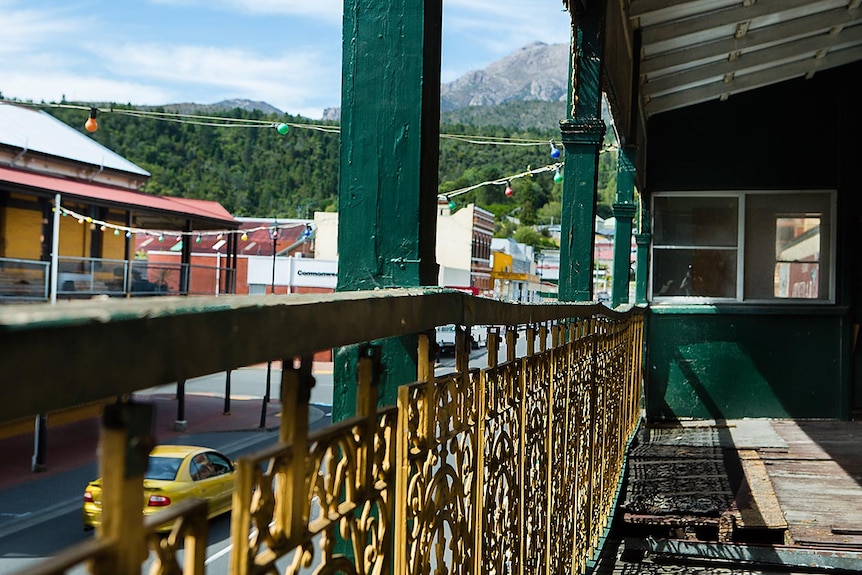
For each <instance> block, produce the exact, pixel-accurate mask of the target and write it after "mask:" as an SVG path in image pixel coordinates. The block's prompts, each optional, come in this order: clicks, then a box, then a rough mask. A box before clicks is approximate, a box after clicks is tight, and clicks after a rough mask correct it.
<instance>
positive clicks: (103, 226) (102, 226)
mask: <svg viewBox="0 0 862 575" xmlns="http://www.w3.org/2000/svg"><path fill="white" fill-rule="evenodd" d="M107 229H108V226H105V225H101V226H99V230H100V231H103V232H104V231H105V230H107Z"/></svg>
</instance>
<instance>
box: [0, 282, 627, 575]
mask: <svg viewBox="0 0 862 575" xmlns="http://www.w3.org/2000/svg"><path fill="white" fill-rule="evenodd" d="M154 299H158V298H154ZM225 299H226V298H219V301H214V302H212V309H210V308H209V307H208V306H207V303H206V302H197V303H186V302H182V301H167V300H169V298H164V300H162V301H147V302H135V303H133V304H117V305H114V304H113V303H112V302H109V303H108V304H100V305H102V306H103V307H100V308H98V309H97V308H93V307H90V306H82V307H69V308H67V311H66V314H65V315H64V314H63V313H62V312H61V311H60V310H59V309H58V308H50V309H45V308H40V307H38V306H37V307H30V308H28V309H20V310H14V311H13V313H8V314H7V313H4V310H0V345H4V346H8V348H9V349H10V350H13V351H15V352H16V353H18V355H19V357H20V358H21V359H23V360H29V361H35V362H36V363H35V364H36V365H39V366H40V369H44V370H47V371H51V370H52V369H54V370H55V371H56V373H57V379H58V381H59V384H58V385H59V387H58V389H60V388H62V389H63V390H64V392H65V393H66V394H67V395H66V396H64V398H62V397H61V398H58V397H56V396H55V397H50V396H48V395H46V394H40V393H39V389H40V388H39V382H41V381H43V379H44V378H43V376H42V375H41V372H39V371H32V372H31V371H23V370H21V371H19V372H18V373H17V374H16V373H14V372H15V371H16V369H17V366H19V365H20V364H19V363H15V362H9V363H8V365H7V367H8V368H9V370H10V371H11V372H13V375H20V376H21V378H20V379H21V382H20V383H21V384H22V385H20V386H18V387H16V389H15V393H16V394H18V395H17V397H18V398H20V400H21V401H20V402H18V403H15V402H9V403H8V404H7V405H5V406H4V409H5V411H4V412H3V413H2V414H0V420H3V417H6V419H5V421H8V420H12V419H16V418H20V417H22V416H25V415H28V414H30V413H32V410H41V409H56V408H58V407H66V406H71V405H76V402H84V401H92V400H93V398H103V397H107V396H111V395H116V396H121V395H122V394H125V393H127V392H129V391H133V390H135V389H140V388H142V386H143V385H144V384H146V385H148V386H152V385H159V384H163V383H168V382H170V381H176V380H178V379H182V378H184V377H190V376H194V375H198V374H201V373H208V372H211V370H214V369H221V368H223V367H224V366H225V365H227V366H228V367H232V368H235V367H237V366H241V365H248V364H250V363H253V362H256V361H260V360H261V359H267V358H270V357H271V358H273V359H281V358H294V359H293V361H291V360H290V359H286V360H285V361H284V362H283V364H284V369H283V370H282V382H281V396H280V397H281V404H282V414H281V429H280V433H279V442H278V444H276V445H274V446H273V447H271V448H268V449H266V450H263V451H261V452H259V453H256V454H254V455H251V456H247V457H243V458H240V460H239V461H238V471H237V479H236V487H235V491H234V500H233V510H232V519H231V539H232V545H233V552H232V555H231V561H230V566H231V567H230V569H231V573H234V574H237V575H246V574H248V575H251V574H258V573H266V574H270V573H272V574H275V573H279V574H281V573H284V574H285V575H288V574H290V575H292V574H294V573H315V574H321V575H322V574H327V573H346V574H357V575H378V574H383V573H393V574H396V575H401V574H404V575H412V574H417V575H419V574H427V573H453V574H456V573H457V574H461V573H464V574H485V573H499V574H508V573H515V574H525V575H526V574H529V575H533V574H540V575H551V574H554V575H556V574H572V575H574V574H578V573H582V572H584V570H585V569H586V567H587V566H588V563H589V562H590V561H591V559H592V558H593V554H594V553H595V549H596V546H597V545H598V544H599V543H600V540H601V539H602V537H603V534H604V533H605V531H606V528H607V526H608V521H609V517H610V516H611V514H612V512H613V505H614V502H615V497H616V495H617V493H618V489H619V481H620V477H621V474H622V466H623V462H624V456H625V447H626V444H627V441H628V440H629V438H630V437H631V435H632V434H633V432H634V430H635V429H636V426H637V424H638V421H639V417H640V394H641V387H640V386H641V377H642V374H641V361H642V356H641V348H642V345H643V313H642V310H640V309H637V308H634V309H630V310H628V311H625V312H622V311H611V310H607V308H604V307H602V306H598V305H590V304H587V305H577V304H554V305H513V304H507V303H503V302H495V301H493V300H486V299H484V298H471V297H469V296H465V295H463V294H455V293H452V292H445V291H444V292H440V291H433V290H427V291H422V290H414V291H410V290H399V291H393V292H389V293H378V292H374V293H371V294H355V293H354V294H350V295H344V294H335V295H333V296H327V297H323V298H320V299H319V300H315V299H312V298H294V297H290V298H283V299H282V298H277V297H273V298H265V299H266V301H265V302H263V303H264V305H261V303H262V300H261V299H257V300H254V301H252V300H244V299H237V300H229V301H224V300H225ZM270 302H272V303H270ZM345 318H349V320H350V321H349V324H347V325H345ZM259 323H260V324H261V325H263V328H262V329H259V330H257V329H254V327H255V326H257V325H258V324H259ZM447 323H455V324H456V325H459V326H470V325H489V324H490V325H497V326H502V327H500V328H491V329H489V334H488V340H487V342H488V343H487V345H488V364H487V367H485V368H483V369H470V368H469V367H468V364H469V356H470V354H469V349H468V345H467V338H466V333H465V331H464V330H463V329H460V328H459V330H458V336H457V351H456V373H452V374H448V375H445V376H442V377H435V376H434V375H433V374H434V364H433V361H432V360H431V354H430V352H429V342H428V339H427V337H426V336H425V335H424V334H425V333H427V331H429V330H431V329H433V327H434V326H437V325H444V324H447ZM215 325H218V326H221V327H222V328H226V329H222V330H221V331H217V332H212V333H213V337H212V338H209V339H206V341H204V342H203V344H201V342H193V343H194V345H193V346H191V347H190V348H182V347H177V346H176V345H175V343H176V342H175V341H172V340H171V339H170V338H169V337H162V338H155V339H153V341H154V344H153V346H151V347H150V348H148V349H147V355H145V356H143V357H135V356H134V355H132V354H130V353H128V352H129V351H131V350H132V349H136V345H135V342H136V341H139V338H140V337H141V333H144V335H146V334H147V333H149V332H150V331H152V330H158V331H159V332H160V333H172V330H178V333H179V334H184V333H199V334H207V333H211V332H210V331H209V328H211V327H212V326H215ZM518 327H520V328H522V329H523V328H524V327H525V328H526V331H525V333H526V340H527V341H526V350H527V351H526V354H525V355H524V356H523V357H516V354H515V351H514V350H515V348H516V346H515V343H516V338H517V334H518V330H517V329H516V328H518ZM328 329H332V330H333V331H332V333H331V334H327V333H326V332H327V330H328ZM501 330H502V332H503V333H502V334H501V333H500V332H501ZM296 333H302V334H303V335H304V337H303V338H302V339H298V338H296V337H295V335H294V336H293V337H292V338H291V337H289V334H296ZM410 333H413V334H416V333H419V334H420V335H419V361H418V365H417V381H415V382H413V383H409V384H405V385H402V386H401V387H400V388H399V390H398V391H399V393H398V401H397V405H395V406H389V407H385V408H378V407H377V392H376V382H377V381H378V379H379V377H380V375H381V371H382V369H383V366H381V364H380V360H379V357H378V351H379V349H378V348H377V347H375V346H373V345H367V344H366V345H362V346H360V350H361V352H360V358H359V362H358V372H357V386H358V387H357V394H356V397H357V405H356V412H355V413H356V415H355V417H352V418H350V419H347V420H344V421H341V422H338V423H336V424H334V425H332V426H330V427H328V428H327V429H324V430H321V431H319V432H316V433H314V434H309V433H308V417H309V405H308V401H309V397H310V390H311V387H312V386H313V384H314V381H313V378H312V375H311V363H312V362H311V354H312V353H314V352H315V351H317V350H320V349H326V348H327V347H330V346H336V345H345V344H350V343H362V342H366V341H372V340H374V339H379V338H380V337H385V336H398V335H405V334H410ZM132 334H134V337H130V336H131V335H132ZM282 335H283V336H284V337H283V338H279V337H274V336H282ZM501 335H503V336H504V337H505V341H506V350H507V353H506V357H505V360H504V361H498V357H497V356H498V345H499V338H500V336H501ZM46 341H47V342H48V343H51V342H54V341H57V342H59V341H87V347H86V348H76V350H75V351H76V354H77V355H69V354H66V352H64V351H63V348H62V347H58V348H56V349H54V348H52V347H51V346H47V347H46V346H45V342H46ZM148 341H149V340H148ZM273 342H278V344H277V345H275V344H274V343H273ZM324 342H326V343H324ZM13 348H14V349H13ZM45 349H52V352H51V354H46V353H45V351H44V350H45ZM276 351H278V352H280V353H277V354H276ZM262 354H263V355H262ZM55 356H56V357H55ZM112 358H122V361H123V362H125V363H126V364H127V365H126V366H125V369H126V370H128V372H129V373H130V375H131V377H129V378H119V377H116V376H114V375H112V374H114V373H115V370H116V369H117V368H118V366H116V365H114V364H113V363H109V364H107V365H106V367H105V369H104V370H102V371H103V372H104V373H102V377H99V378H93V379H91V380H88V384H87V385H85V386H82V387H73V386H72V387H70V386H64V381H62V380H63V378H64V377H66V378H67V379H68V374H69V370H68V369H66V370H59V369H56V368H57V367H58V366H64V367H68V365H66V364H64V363H63V362H67V364H70V363H75V362H76V364H79V365H81V366H86V365H96V364H97V363H98V361H100V360H102V359H107V360H109V361H113V360H112ZM160 358H161V359H164V361H158V360H159V359H160ZM7 359H8V356H7V357H6V359H0V364H2V363H3V362H4V361H6V360H7ZM172 370H173V371H172ZM47 371H46V372H47ZM82 373H91V374H95V373H99V372H98V371H97V370H87V371H84V372H82ZM28 378H29V379H28ZM73 383H75V382H74V381H72V380H71V379H70V384H73ZM52 389H53V388H52ZM142 407H143V408H145V407H146V406H142V405H141V404H134V403H127V402H125V401H119V402H118V403H117V404H116V405H115V406H113V405H112V406H109V407H108V408H106V417H105V420H104V426H103V431H102V440H101V444H100V468H101V469H100V471H101V475H102V477H103V525H102V527H100V528H99V529H98V530H97V536H96V539H95V540H94V541H93V542H92V544H87V545H85V546H81V547H79V548H77V549H73V550H70V551H69V552H67V553H64V554H61V555H58V556H57V557H54V558H52V559H50V560H48V561H46V562H45V563H43V564H42V565H39V566H36V567H35V568H34V567H28V569H27V572H28V573H45V574H48V573H63V572H65V571H67V570H68V569H70V568H72V567H74V566H75V565H77V564H80V563H82V562H86V563H88V564H89V566H90V570H91V571H92V572H93V573H97V574H101V573H115V574H122V575H127V574H131V573H139V572H140V565H141V563H142V561H143V560H144V558H145V557H146V555H147V549H150V551H151V556H152V555H153V554H154V555H155V563H154V565H153V567H152V571H151V572H152V573H154V574H155V573H164V574H169V573H170V574H173V573H181V572H184V573H203V572H204V549H205V547H206V543H207V539H206V538H207V534H206V527H207V522H206V520H205V515H203V512H204V510H205V506H203V504H202V503H199V502H198V503H197V504H196V503H189V504H188V506H187V507H186V506H183V507H178V508H177V509H175V510H173V511H172V513H171V514H169V515H163V514H159V515H155V516H153V517H151V518H149V519H148V520H147V522H146V524H145V523H144V521H143V518H142V516H141V510H140V501H141V498H142V476H143V468H142V467H141V465H142V463H141V462H142V461H143V462H144V464H145V462H146V459H145V457H146V454H147V453H149V448H151V445H150V444H149V440H150V439H151V438H149V437H148V436H147V434H146V433H140V431H137V432H136V431H135V428H136V427H137V428H138V429H139V430H140V429H146V422H147V417H148V415H147V414H146V413H138V412H141V411H143V412H146V409H142ZM136 421H137V423H135V422H136ZM142 458H143V459H142ZM124 469H125V471H124ZM130 469H131V471H130ZM167 520H170V521H176V523H175V527H174V531H173V532H172V534H171V535H169V536H168V537H166V538H163V537H153V536H151V535H149V533H150V532H151V531H152V529H153V527H154V526H155V525H159V524H163V523H164V522H165V521H167ZM181 549H182V552H180V551H181Z"/></svg>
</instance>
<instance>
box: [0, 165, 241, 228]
mask: <svg viewBox="0 0 862 575" xmlns="http://www.w3.org/2000/svg"><path fill="white" fill-rule="evenodd" d="M0 182H10V183H13V184H18V185H22V186H27V187H30V188H37V189H40V190H44V191H46V192H50V193H57V192H59V193H60V194H61V195H64V196H71V197H74V198H76V199H84V200H89V201H90V202H92V201H101V202H103V203H105V204H114V205H119V206H121V207H126V208H129V209H134V208H138V209H143V210H146V211H150V212H162V213H165V214H170V215H175V216H182V217H184V218H188V217H195V218H199V219H201V220H209V221H212V222H218V223H219V224H222V225H224V224H230V227H231V228H235V227H238V226H237V221H236V220H235V219H234V217H233V216H232V215H231V214H230V212H228V211H227V210H226V209H225V208H224V207H223V206H222V205H221V204H219V203H218V202H214V201H210V200H193V199H189V198H174V197H168V196H153V195H150V194H145V193H143V192H135V191H131V190H127V189H124V188H116V187H113V186H106V185H102V184H93V183H88V182H81V181H75V180H67V179H65V178H56V177H51V176H46V175H43V174H36V173H33V172H26V171H22V170H14V169H10V168H3V167H0Z"/></svg>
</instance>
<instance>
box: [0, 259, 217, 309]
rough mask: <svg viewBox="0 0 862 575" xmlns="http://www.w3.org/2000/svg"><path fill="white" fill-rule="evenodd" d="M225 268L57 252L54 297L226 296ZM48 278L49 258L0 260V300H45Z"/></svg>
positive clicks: (49, 287) (49, 269) (49, 286)
mask: <svg viewBox="0 0 862 575" xmlns="http://www.w3.org/2000/svg"><path fill="white" fill-rule="evenodd" d="M231 272H232V270H230V269H229V268H225V267H217V266H202V265H189V264H179V263H176V264H172V263H166V262H158V263H155V262H148V261H147V260H133V261H131V262H129V261H126V260H112V259H104V258H77V257H65V256H63V257H60V258H58V261H57V297H58V298H60V299H82V298H90V297H93V296H97V295H107V296H111V297H125V296H129V297H140V296H152V295H218V294H226V293H231V289H230V286H229V285H227V280H228V278H230V277H231ZM50 282H51V264H50V262H42V261H36V260H23V259H12V258H0V302H6V303H8V302H19V301H20V302H24V301H28V302H39V301H48V299H49V297H50V293H51V284H50Z"/></svg>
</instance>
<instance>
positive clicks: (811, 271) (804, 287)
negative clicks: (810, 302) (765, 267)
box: [775, 262, 820, 299]
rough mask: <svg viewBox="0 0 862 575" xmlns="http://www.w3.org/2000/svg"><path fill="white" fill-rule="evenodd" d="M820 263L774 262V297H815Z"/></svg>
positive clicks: (816, 295) (816, 296)
mask: <svg viewBox="0 0 862 575" xmlns="http://www.w3.org/2000/svg"><path fill="white" fill-rule="evenodd" d="M819 278H820V264H816V263H807V262H806V263H802V262H800V263H795V262H778V263H776V264H775V297H788V298H803V299H817V298H818V297H819V296H818V284H819V281H818V279H819Z"/></svg>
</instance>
